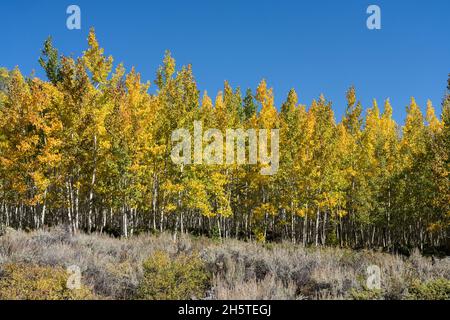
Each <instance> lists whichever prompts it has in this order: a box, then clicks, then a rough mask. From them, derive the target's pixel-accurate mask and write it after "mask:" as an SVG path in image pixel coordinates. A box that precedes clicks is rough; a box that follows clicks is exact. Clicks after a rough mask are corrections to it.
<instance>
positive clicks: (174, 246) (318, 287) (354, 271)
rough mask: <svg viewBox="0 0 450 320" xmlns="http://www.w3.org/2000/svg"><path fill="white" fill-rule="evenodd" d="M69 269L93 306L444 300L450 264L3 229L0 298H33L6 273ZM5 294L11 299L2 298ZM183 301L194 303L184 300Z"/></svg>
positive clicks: (287, 247)
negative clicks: (377, 286) (374, 272)
mask: <svg viewBox="0 0 450 320" xmlns="http://www.w3.org/2000/svg"><path fill="white" fill-rule="evenodd" d="M189 257H191V259H190V258H189ZM186 263H187V264H188V265H187V266H186ZM372 264H376V265H378V266H379V267H380V268H381V271H382V289H381V290H379V291H377V290H368V289H367V288H365V281H366V269H367V267H368V266H369V265H372ZM69 265H78V266H79V267H80V268H81V270H82V276H83V278H82V282H83V288H84V289H86V288H88V289H90V291H91V294H89V295H85V297H90V298H92V297H95V298H99V299H139V298H145V299H151V298H156V299H164V298H169V299H178V298H182V299H190V298H192V299H200V298H201V299H415V298H419V299H420V298H422V299H435V298H439V299H449V298H450V259H448V258H446V259H438V258H435V259H432V258H428V257H423V256H421V255H420V254H419V253H418V251H415V252H413V253H412V254H411V255H410V256H409V257H405V256H399V255H392V254H387V253H382V252H375V251H368V250H364V251H354V250H349V249H338V248H303V247H301V246H294V245H292V244H290V243H289V244H288V243H286V244H269V245H261V244H256V243H245V242H241V241H237V240H225V241H223V242H218V241H213V240H210V239H205V238H192V237H188V236H183V237H181V238H179V239H178V240H177V241H174V240H173V238H172V236H171V235H170V234H160V235H139V236H136V237H132V238H130V239H117V238H111V237H108V236H106V235H86V234H78V235H75V236H72V235H71V234H70V233H69V232H66V231H65V230H64V229H62V228H58V229H53V230H50V231H43V230H40V231H34V232H31V233H25V232H18V231H14V230H12V229H8V230H7V231H6V232H5V234H4V235H3V236H1V237H0V299H2V298H7V299H15V298H17V299H24V298H25V299H26V298H28V297H32V298H39V297H36V295H33V294H32V293H29V291H30V290H31V291H33V290H35V288H36V287H39V286H36V283H34V284H30V287H27V286H26V285H24V282H23V281H22V280H23V279H22V278H20V279H19V280H17V279H16V280H17V281H19V282H16V283H20V284H21V286H22V287H23V290H24V291H26V292H27V294H23V293H22V292H20V291H21V290H18V288H17V285H16V284H14V282H12V281H11V279H10V278H11V270H14V268H13V267H11V266H20V268H21V269H23V270H26V268H27V267H26V266H28V268H30V270H33V272H34V274H35V273H36V272H38V271H39V268H41V269H42V270H43V272H44V276H43V277H44V278H45V275H46V276H47V278H48V274H49V271H48V270H49V268H54V269H55V270H59V271H60V270H62V268H66V267H67V266H69ZM24 266H25V267H24ZM184 266H186V267H187V268H191V269H190V271H189V272H186V270H184V269H183V268H184ZM8 270H9V273H8ZM18 274H19V275H18V276H16V278H17V277H20V276H22V277H25V279H26V280H27V281H29V282H33V281H34V280H36V278H39V277H40V276H35V277H34V278H33V277H28V278H27V276H26V274H25V272H18ZM58 277H60V278H58V280H57V281H56V283H57V285H58V286H59V285H60V283H61V281H62V280H61V276H58ZM41 278H42V277H41ZM39 281H40V280H39ZM49 281H50V282H51V279H47V280H45V283H46V284H47V283H48V282H49ZM25 284H26V283H25ZM8 286H9V287H8ZM11 286H13V287H14V286H15V288H13V289H14V290H15V291H14V292H15V295H11V294H9V295H5V292H10V290H11ZM30 288H31V289H30ZM168 288H169V289H170V288H175V289H177V290H178V291H174V290H169V289H168ZM189 292H195V294H192V295H191V296H189ZM50 297H51V298H56V299H58V298H61V299H71V298H80V296H74V297H72V296H68V295H67V294H63V295H61V296H58V295H56V296H50ZM43 298H45V297H43Z"/></svg>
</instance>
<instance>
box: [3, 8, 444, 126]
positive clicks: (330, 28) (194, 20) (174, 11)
mask: <svg viewBox="0 0 450 320" xmlns="http://www.w3.org/2000/svg"><path fill="white" fill-rule="evenodd" d="M70 4H76V5H79V6H80V8H81V11H82V29H81V30H80V31H77V30H73V31H70V30H68V29H67V28H66V19H67V17H68V15H67V14H66V8H67V6H68V5H70ZM370 4H377V5H379V6H380V7H381V10H382V11H381V12H382V29H381V30H376V31H371V30H368V29H367V28H366V19H367V17H368V15H367V14H366V8H367V7H368V5H370ZM449 12H450V1H448V0H429V1H426V0H417V1H415V0H411V1H408V0H395V1H394V0H389V1H381V0H373V1H365V0H345V1H332V0H329V1H325V0H309V1H299V0H297V1H282V0H278V1H275V0H258V1H250V0H248V1H243V0H240V1H239V0H227V1H212V0H202V1H200V0H190V1H181V0H180V1H178V0H168V1H151V0H148V1H135V0H128V1H104V0H95V1H92V0H91V1H84V0H73V1H61V0H58V1H51V0H46V1H43V0H41V1H31V0H30V1H23V0H14V1H1V3H0V13H1V17H2V18H1V19H0V28H1V30H2V41H1V43H2V48H1V50H0V65H1V66H5V67H7V68H13V67H14V66H16V65H18V66H19V67H20V69H21V70H22V72H23V73H24V74H27V75H29V74H30V73H31V72H32V70H36V74H37V75H38V76H41V77H43V74H42V71H41V69H40V67H39V65H38V62H37V59H38V57H39V54H40V49H41V47H42V43H43V41H44V40H45V38H46V37H47V36H48V35H52V36H53V38H54V43H55V45H56V46H57V47H58V49H59V50H60V52H61V53H64V54H67V55H68V54H73V55H75V56H77V55H79V54H80V53H81V52H82V51H83V50H84V49H85V48H86V37H87V33H88V31H89V27H91V26H94V27H95V28H96V31H97V36H98V38H99V41H100V43H101V45H102V46H103V47H104V48H105V50H106V54H108V55H109V54H111V55H113V56H114V58H115V62H124V63H125V66H126V67H127V68H128V69H129V68H131V67H132V66H135V67H136V68H137V70H138V71H139V72H141V74H142V76H143V79H144V80H151V81H153V79H154V76H155V71H156V69H157V67H158V65H159V64H160V63H161V59H162V56H163V54H164V51H165V50H166V49H169V50H171V51H172V53H173V55H174V57H175V59H176V60H177V63H178V65H179V66H180V65H182V64H188V63H192V64H193V69H194V74H195V76H196V79H197V83H198V86H199V89H200V90H201V91H203V90H207V91H208V93H209V94H210V95H211V96H215V94H216V92H217V91H218V90H220V89H221V88H222V87H223V81H224V80H229V81H230V83H231V85H232V86H233V87H234V86H241V88H242V89H243V91H244V90H245V88H247V87H251V88H253V89H254V88H255V87H256V86H257V84H258V82H259V81H260V80H261V79H262V78H266V79H267V81H268V84H269V85H270V86H272V87H273V88H274V90H275V97H276V103H277V106H279V105H280V104H281V102H282V101H283V100H284V99H285V97H286V94H287V92H288V91H289V89H290V88H292V87H293V88H295V89H296V90H297V92H298V94H299V97H300V101H301V102H302V103H305V104H309V103H310V102H311V100H312V99H313V98H316V97H318V96H319V95H320V93H322V92H323V93H324V94H325V96H326V97H327V98H328V99H330V100H332V101H333V106H334V107H333V108H334V110H335V112H336V117H337V118H338V119H340V118H341V116H342V113H343V111H344V109H345V91H346V89H347V88H348V87H349V86H350V85H352V84H354V85H355V86H356V88H357V93H358V96H359V98H360V99H361V101H362V102H363V104H364V107H365V108H367V107H369V106H370V104H371V100H372V98H376V99H378V100H379V104H380V105H381V104H382V100H384V99H385V98H387V97H390V98H391V102H392V104H393V107H394V117H395V118H396V119H397V120H398V121H403V119H404V116H405V106H406V105H407V104H408V102H409V99H410V97H411V96H415V97H416V99H417V101H418V103H419V104H420V105H421V107H422V109H423V108H424V106H425V102H426V100H427V99H428V98H430V99H431V100H432V101H433V103H434V105H435V106H436V109H437V110H438V111H439V112H440V104H441V100H442V96H443V95H444V92H445V87H446V80H447V75H448V73H449V72H450V32H449V31H450V18H449V17H448V14H449Z"/></svg>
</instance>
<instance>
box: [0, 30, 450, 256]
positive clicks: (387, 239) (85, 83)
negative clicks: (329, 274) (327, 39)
mask: <svg viewBox="0 0 450 320" xmlns="http://www.w3.org/2000/svg"><path fill="white" fill-rule="evenodd" d="M39 62H40V64H41V65H42V67H43V68H44V70H45V72H46V75H47V80H41V79H38V78H36V77H34V76H33V77H24V76H23V75H22V74H21V72H20V71H19V69H18V68H16V69H14V70H6V69H0V225H3V226H8V227H12V228H16V229H22V230H31V229H39V228H44V227H50V226H55V225H66V226H68V227H69V228H70V230H71V232H73V233H77V232H79V231H84V232H88V233H90V232H100V233H101V232H108V233H112V234H115V235H117V236H123V237H129V236H132V235H133V234H137V233H140V232H147V231H152V232H163V231H171V232H173V233H174V235H177V234H179V233H187V232H188V233H192V234H196V235H207V236H211V237H218V238H223V237H235V238H239V239H245V240H257V241H282V240H285V241H292V242H294V243H298V244H303V245H305V246H307V245H314V246H319V245H338V246H348V247H354V248H360V247H384V248H398V247H419V248H422V249H423V248H427V247H438V246H444V245H445V244H446V242H447V241H448V240H447V239H448V238H447V236H448V232H449V226H450V176H449V170H450V159H449V155H450V95H449V90H450V79H449V84H448V87H447V91H446V94H445V97H444V99H443V102H442V114H441V115H436V114H435V109H434V107H433V105H432V103H431V101H428V103H427V105H426V109H424V110H426V111H425V112H424V113H422V111H421V108H420V107H419V106H418V105H417V103H416V101H415V100H414V98H412V99H411V102H410V104H409V105H408V106H407V108H406V119H405V122H404V124H403V125H400V124H397V123H396V122H395V121H394V120H393V118H392V110H393V109H392V106H391V104H390V102H389V100H386V101H384V103H383V105H381V106H379V105H378V103H377V101H375V100H374V101H373V104H372V105H371V106H369V107H368V108H366V109H364V108H363V106H362V105H361V103H360V102H359V101H358V96H357V93H356V90H355V88H354V87H351V88H349V90H348V91H347V93H346V96H347V106H346V112H345V114H344V116H343V118H342V120H341V121H340V122H338V121H336V120H335V116H334V114H333V110H332V105H331V102H329V101H328V100H327V99H326V98H325V97H324V96H323V95H321V96H320V97H318V99H316V100H314V101H312V103H311V104H310V105H308V106H306V105H303V104H301V103H299V101H298V97H297V94H296V92H295V91H294V90H293V89H292V90H291V91H290V92H289V94H288V96H287V99H286V100H285V102H284V103H283V104H282V105H281V106H280V108H277V107H276V106H275V103H274V93H273V90H272V89H270V88H268V86H267V84H266V82H265V81H264V80H263V81H261V82H260V83H259V85H258V86H257V88H256V91H255V92H253V91H252V90H251V89H247V90H246V91H245V92H241V91H240V88H232V87H231V86H230V84H229V83H228V82H225V84H224V89H223V91H220V92H218V93H217V95H216V96H215V98H214V101H213V99H212V98H211V97H210V96H209V95H208V94H207V93H206V92H204V93H203V94H201V93H200V91H199V89H198V88H197V85H196V82H195V78H194V75H193V72H192V68H191V66H190V65H188V66H185V67H182V68H178V69H177V68H176V66H175V60H174V59H173V58H172V57H171V55H170V53H169V52H167V53H166V55H165V57H164V60H163V63H162V65H161V67H160V68H159V69H158V70H157V73H156V80H155V81H154V84H152V85H154V86H156V90H155V93H153V94H152V93H150V91H149V87H150V83H143V82H142V81H141V78H140V74H139V73H137V72H136V71H135V70H134V68H133V69H132V70H131V71H129V72H127V71H126V70H125V68H124V67H123V65H122V64H118V65H117V66H114V64H113V59H112V57H107V56H105V55H104V50H103V49H102V48H101V47H100V46H99V44H98V42H97V40H96V36H95V32H94V30H93V29H92V30H91V32H90V34H89V38H88V49H87V50H86V51H85V52H84V53H83V55H82V56H81V57H80V58H77V59H75V58H72V57H68V56H64V55H60V54H59V53H58V51H57V49H55V48H54V47H53V45H52V41H51V39H50V38H49V39H48V40H47V41H46V42H45V44H44V48H43V50H42V56H41V59H40V60H39ZM443 87H444V86H443ZM195 121H201V123H202V124H203V127H205V128H218V129H219V130H221V131H222V132H226V130H227V129H242V130H248V129H258V128H259V129H269V130H270V129H279V130H280V131H279V132H280V137H279V139H280V140H279V145H280V148H279V152H280V157H279V170H278V171H277V173H276V174H274V175H261V174H260V170H261V167H260V166H261V164H256V165H250V164H227V163H224V164H216V165H196V164H195V163H193V164H189V165H179V164H175V163H173V162H172V161H171V157H170V153H171V148H172V147H173V143H172V141H171V134H172V132H173V131H174V130H176V129H178V128H189V129H190V130H193V125H194V122H195Z"/></svg>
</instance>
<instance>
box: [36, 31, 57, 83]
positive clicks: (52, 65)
mask: <svg viewBox="0 0 450 320" xmlns="http://www.w3.org/2000/svg"><path fill="white" fill-rule="evenodd" d="M39 64H40V65H41V67H42V68H43V69H44V70H45V73H46V75H47V78H48V80H50V82H51V83H53V84H56V83H58V82H59V81H61V80H62V75H61V73H60V71H61V61H60V59H59V55H58V50H57V49H56V48H55V47H53V43H52V37H48V38H47V40H45V42H44V48H43V49H42V55H41V57H40V58H39Z"/></svg>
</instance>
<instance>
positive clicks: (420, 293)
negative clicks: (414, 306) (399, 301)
mask: <svg viewBox="0 0 450 320" xmlns="http://www.w3.org/2000/svg"><path fill="white" fill-rule="evenodd" d="M408 292H409V294H408V296H407V298H408V299H411V300H449V299H450V280H447V279H444V278H440V279H435V280H431V281H428V282H420V281H418V280H416V281H413V283H412V284H411V286H410V287H409V288H408Z"/></svg>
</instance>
